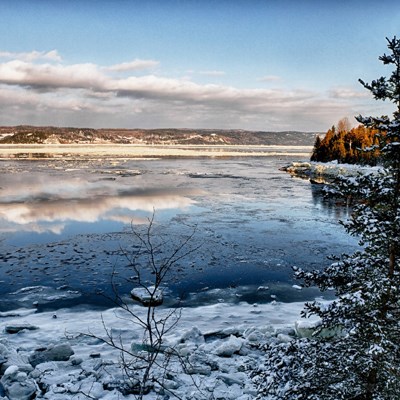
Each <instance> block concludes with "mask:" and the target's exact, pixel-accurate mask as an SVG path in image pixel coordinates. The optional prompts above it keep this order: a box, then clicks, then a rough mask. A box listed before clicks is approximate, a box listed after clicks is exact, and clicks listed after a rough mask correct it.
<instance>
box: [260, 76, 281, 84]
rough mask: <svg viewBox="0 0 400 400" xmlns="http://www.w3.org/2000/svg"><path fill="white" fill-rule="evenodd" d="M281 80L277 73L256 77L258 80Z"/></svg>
mask: <svg viewBox="0 0 400 400" xmlns="http://www.w3.org/2000/svg"><path fill="white" fill-rule="evenodd" d="M280 80H282V78H281V77H280V76H278V75H266V76H263V77H261V78H259V79H258V81H259V82H277V81H280Z"/></svg>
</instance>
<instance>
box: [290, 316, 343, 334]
mask: <svg viewBox="0 0 400 400" xmlns="http://www.w3.org/2000/svg"><path fill="white" fill-rule="evenodd" d="M320 326H321V321H320V320H316V321H296V322H295V324H294V329H295V332H296V335H297V336H298V337H300V338H310V337H313V336H317V337H319V338H332V337H335V336H336V337H338V336H341V335H342V334H343V332H342V329H340V328H339V327H337V328H332V329H328V328H322V329H321V331H320V332H318V334H317V333H316V332H317V329H320Z"/></svg>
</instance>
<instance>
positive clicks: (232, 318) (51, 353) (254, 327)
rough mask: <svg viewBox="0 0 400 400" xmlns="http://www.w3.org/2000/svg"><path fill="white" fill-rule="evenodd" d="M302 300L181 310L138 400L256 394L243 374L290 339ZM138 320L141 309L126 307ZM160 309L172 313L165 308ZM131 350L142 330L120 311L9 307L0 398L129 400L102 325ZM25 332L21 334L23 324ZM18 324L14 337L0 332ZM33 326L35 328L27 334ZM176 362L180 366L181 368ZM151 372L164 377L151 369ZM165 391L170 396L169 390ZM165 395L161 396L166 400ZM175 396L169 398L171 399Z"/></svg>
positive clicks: (1, 320)
mask: <svg viewBox="0 0 400 400" xmlns="http://www.w3.org/2000/svg"><path fill="white" fill-rule="evenodd" d="M303 305H304V304H303V303H280V302H272V303H267V304H248V303H239V304H227V303H218V304H213V305H207V306H201V307H193V308H184V309H182V314H181V318H180V320H179V322H178V325H177V326H176V327H175V328H174V329H173V330H171V332H169V333H168V335H166V338H165V343H164V345H165V347H166V348H173V349H174V351H175V352H176V354H178V355H179V357H180V358H181V361H179V358H178V357H172V358H171V362H170V364H169V367H168V370H169V372H168V374H167V375H165V376H164V377H165V380H164V384H163V387H161V386H160V385H159V384H156V383H155V384H154V387H153V388H152V390H151V391H150V392H149V393H148V394H146V395H145V396H144V397H143V398H144V399H146V400H150V399H156V398H157V396H160V394H161V395H162V396H161V397H158V398H169V397H168V392H169V391H170V392H174V393H176V394H177V395H178V396H179V397H180V398H183V399H207V398H213V399H240V400H246V399H247V400H249V399H253V398H255V397H256V388H255V386H254V384H253V382H252V381H251V379H250V378H249V376H248V374H246V373H245V371H246V370H247V369H249V368H252V367H256V366H257V365H258V364H259V363H260V358H261V357H262V353H261V352H260V351H259V350H258V349H257V346H255V345H257V344H263V343H266V342H271V341H273V342H283V341H289V340H292V339H293V336H294V335H295V330H294V327H295V321H296V320H298V319H299V315H300V311H301V309H302V308H303ZM130 307H132V308H131V309H132V310H133V311H134V312H135V313H136V314H137V315H141V314H143V313H145V312H146V311H147V308H146V307H142V306H140V305H135V304H134V305H131V306H130ZM158 312H160V313H161V314H160V315H162V314H163V313H168V312H170V309H168V308H166V307H160V308H158ZM102 321H104V325H105V326H106V327H108V328H109V329H110V331H111V332H112V334H113V335H115V337H117V338H118V340H119V341H121V343H123V344H124V345H126V346H127V347H129V348H134V345H139V346H140V344H141V343H142V334H143V332H142V331H141V330H140V328H139V327H138V326H137V325H135V324H134V323H133V321H132V320H129V319H127V315H126V313H124V312H123V311H122V310H121V309H107V310H103V311H100V310H95V309H88V308H83V307H80V308H75V309H74V308H68V309H59V310H57V311H56V312H54V311H52V312H42V313H39V312H37V310H35V309H21V310H15V311H14V312H13V313H8V314H7V313H3V314H2V315H1V317H0V324H1V325H0V376H2V378H1V386H0V399H1V398H2V397H1V396H5V395H6V394H7V395H8V397H3V398H9V399H11V400H12V399H16V398H18V399H19V400H25V399H30V398H31V397H30V396H32V393H36V395H38V398H43V399H52V400H58V399H60V400H61V399H63V400H68V399H74V400H79V399H82V400H83V399H87V398H96V399H104V400H111V399H117V398H118V399H131V400H133V399H135V398H136V397H135V395H134V394H129V392H128V391H126V384H125V383H124V380H123V375H122V372H121V369H120V366H119V361H120V353H119V351H117V350H115V349H114V348H112V347H110V346H108V345H107V344H105V343H104V342H102V341H101V340H99V339H96V338H95V337H94V336H88V335H86V334H87V333H89V332H90V333H91V335H95V336H98V337H104V336H105V331H104V328H103V323H102ZM24 325H25V326H26V327H27V328H26V329H23V326H24ZM7 326H18V327H19V328H21V329H19V330H18V331H17V333H14V334H11V333H6V327H7ZM31 327H35V329H31ZM182 360H183V361H184V362H185V368H184V367H183V364H182ZM153 373H154V374H155V375H158V376H162V375H163V370H162V369H161V367H158V366H156V367H155V369H154V371H153ZM170 394H171V393H170ZM164 396H165V397H164ZM171 397H173V396H171Z"/></svg>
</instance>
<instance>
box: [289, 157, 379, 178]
mask: <svg viewBox="0 0 400 400" xmlns="http://www.w3.org/2000/svg"><path fill="white" fill-rule="evenodd" d="M380 168H381V167H371V166H369V165H357V164H340V163H338V162H337V161H331V162H327V163H319V162H292V163H291V164H290V165H288V166H286V167H284V168H282V169H283V170H284V171H286V172H288V173H290V174H292V175H294V176H298V177H301V178H307V179H310V180H311V181H315V182H316V183H327V182H330V181H333V180H334V179H335V178H337V177H338V176H339V175H342V176H347V177H352V176H357V175H359V174H360V173H361V174H369V173H372V172H376V171H379V170H380Z"/></svg>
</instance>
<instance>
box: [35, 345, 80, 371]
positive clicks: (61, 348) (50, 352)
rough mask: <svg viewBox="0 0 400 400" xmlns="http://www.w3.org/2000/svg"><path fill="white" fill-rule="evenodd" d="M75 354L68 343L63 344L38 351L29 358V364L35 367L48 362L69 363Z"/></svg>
mask: <svg viewBox="0 0 400 400" xmlns="http://www.w3.org/2000/svg"><path fill="white" fill-rule="evenodd" d="M73 354H74V351H73V350H72V348H71V346H70V345H69V344H68V343H61V344H57V345H53V346H50V347H48V348H47V349H38V350H36V351H35V352H34V353H33V354H31V355H30V356H29V362H30V364H31V365H32V366H33V367H36V365H38V364H41V363H44V362H48V361H68V360H69V358H70V357H71V356H72V355H73Z"/></svg>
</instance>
